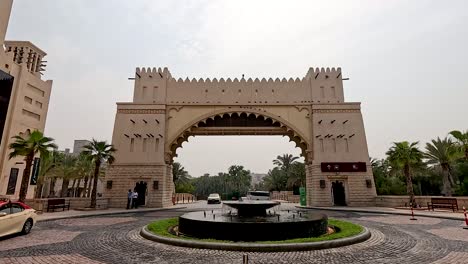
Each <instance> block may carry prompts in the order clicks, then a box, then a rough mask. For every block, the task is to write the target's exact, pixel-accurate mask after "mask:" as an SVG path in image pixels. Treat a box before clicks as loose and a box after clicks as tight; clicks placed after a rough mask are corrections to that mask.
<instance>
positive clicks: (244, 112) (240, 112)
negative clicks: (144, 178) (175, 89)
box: [166, 108, 309, 164]
mask: <svg viewBox="0 0 468 264" xmlns="http://www.w3.org/2000/svg"><path fill="white" fill-rule="evenodd" d="M233 115H237V116H239V117H241V116H245V117H251V116H252V115H253V116H255V117H256V118H258V117H260V118H263V119H264V120H266V121H269V120H271V123H272V124H273V125H275V126H279V127H281V128H282V129H283V130H284V133H283V134H282V135H283V136H288V137H289V140H290V141H293V142H294V143H296V147H299V148H300V149H301V156H303V157H304V158H305V159H306V160H307V153H308V149H309V144H308V142H307V140H306V137H305V136H304V135H303V133H302V132H301V131H299V129H297V128H296V127H295V126H294V125H293V124H291V123H290V122H289V121H287V120H285V119H284V118H282V117H279V116H275V115H274V114H271V113H269V112H267V111H260V110H256V109H231V108H228V109H222V110H217V111H213V112H210V113H208V114H205V115H202V116H199V117H197V118H195V119H193V120H192V121H191V122H188V123H187V125H186V126H184V127H183V128H182V129H179V130H178V131H177V133H176V134H175V135H176V136H174V137H172V138H171V139H170V140H169V141H167V142H166V143H167V148H166V149H167V150H168V152H167V153H166V162H167V163H169V164H171V163H172V160H173V158H174V157H176V156H177V155H176V150H177V149H178V148H180V147H182V144H183V143H184V142H186V141H188V138H189V137H190V136H193V133H192V129H194V128H197V127H198V126H199V125H200V124H206V123H207V122H209V121H210V120H215V119H219V118H224V117H227V116H229V117H230V116H233Z"/></svg>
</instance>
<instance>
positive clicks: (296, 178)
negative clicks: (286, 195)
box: [288, 162, 306, 187]
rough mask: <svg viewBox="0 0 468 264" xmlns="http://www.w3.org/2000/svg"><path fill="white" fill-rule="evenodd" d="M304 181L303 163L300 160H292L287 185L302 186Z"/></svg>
mask: <svg viewBox="0 0 468 264" xmlns="http://www.w3.org/2000/svg"><path fill="white" fill-rule="evenodd" d="M305 183H306V172H305V164H304V163H302V162H294V163H293V164H291V168H290V173H289V177H288V186H289V187H294V186H298V187H303V186H305Z"/></svg>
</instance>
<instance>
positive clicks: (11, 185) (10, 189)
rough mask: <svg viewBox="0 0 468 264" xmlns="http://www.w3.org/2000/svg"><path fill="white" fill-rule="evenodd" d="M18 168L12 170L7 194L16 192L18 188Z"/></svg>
mask: <svg viewBox="0 0 468 264" xmlns="http://www.w3.org/2000/svg"><path fill="white" fill-rule="evenodd" d="M18 173H19V169H18V168H11V170H10V179H9V180H8V187H7V192H6V194H9V195H10V194H15V190H16V181H17V180H18Z"/></svg>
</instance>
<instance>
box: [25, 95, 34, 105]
mask: <svg viewBox="0 0 468 264" xmlns="http://www.w3.org/2000/svg"><path fill="white" fill-rule="evenodd" d="M24 101H25V102H26V103H28V104H32V101H33V100H32V98H31V97H27V96H25V97H24Z"/></svg>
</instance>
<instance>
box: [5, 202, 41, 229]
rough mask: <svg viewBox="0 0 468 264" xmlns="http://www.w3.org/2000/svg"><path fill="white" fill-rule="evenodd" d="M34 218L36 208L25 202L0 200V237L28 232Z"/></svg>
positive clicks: (33, 222)
mask: <svg viewBox="0 0 468 264" xmlns="http://www.w3.org/2000/svg"><path fill="white" fill-rule="evenodd" d="M36 218H37V213H36V210H34V209H33V208H31V207H29V206H28V205H27V204H25V203H22V202H12V201H10V200H0V237H2V236H6V235H11V234H15V233H20V232H21V233H22V234H25V235H26V234H29V232H31V229H32V227H33V226H34V224H35V223H36Z"/></svg>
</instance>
